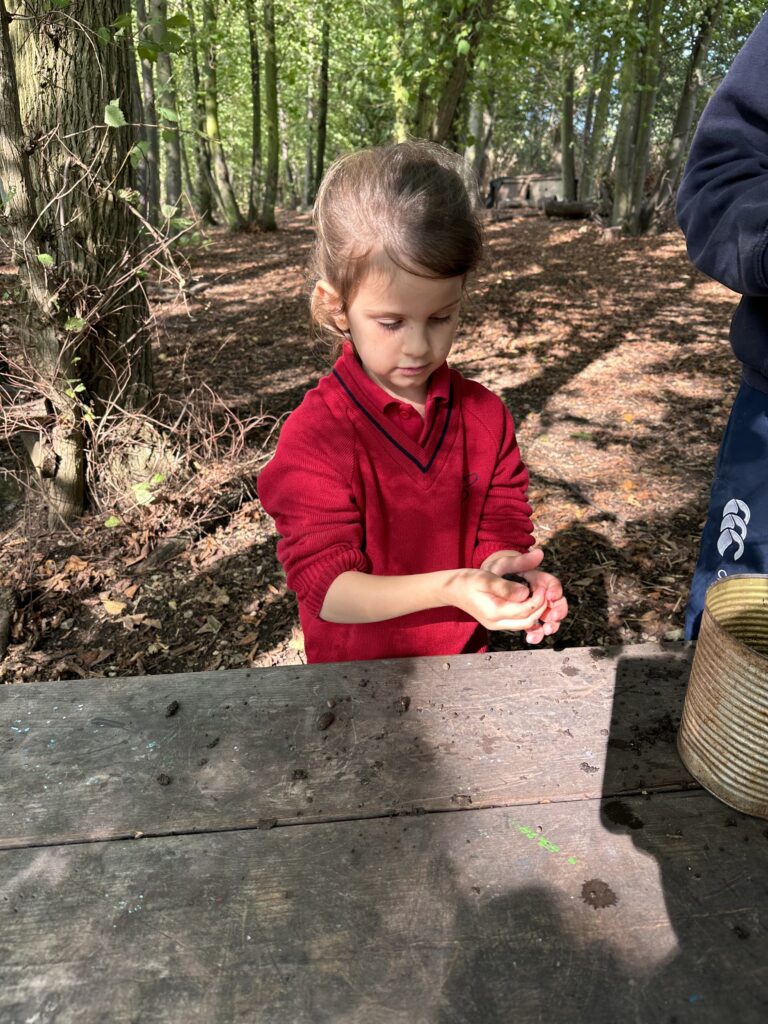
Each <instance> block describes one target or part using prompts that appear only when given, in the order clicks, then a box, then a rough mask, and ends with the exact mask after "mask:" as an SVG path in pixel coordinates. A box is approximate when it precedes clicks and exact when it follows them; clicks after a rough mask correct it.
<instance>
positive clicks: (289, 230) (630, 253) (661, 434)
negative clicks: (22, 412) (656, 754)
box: [0, 214, 739, 682]
mask: <svg viewBox="0 0 768 1024" xmlns="http://www.w3.org/2000/svg"><path fill="white" fill-rule="evenodd" d="M279 226H280V230H279V231H278V232H276V233H271V234H229V233H227V232H225V231H223V230H222V229H214V230H212V231H211V232H209V233H208V235H207V237H206V240H205V244H204V245H202V246H200V247H198V248H196V249H195V250H194V251H191V254H190V255H189V257H188V258H189V260H190V264H191V274H192V277H191V282H192V284H191V287H190V288H189V290H188V292H187V294H186V296H184V297H181V296H179V295H173V294H168V293H167V292H166V291H164V290H163V289H161V288H159V287H156V288H155V290H154V292H152V293H151V294H152V297H153V299H154V312H155V315H156V318H157V324H158V338H157V343H156V346H155V357H154V359H155V383H156V387H157V389H158V390H160V391H163V392H165V393H166V394H167V395H168V396H170V397H171V398H172V399H175V400H178V401H182V400H183V399H184V397H185V395H186V394H189V393H190V392H191V391H192V390H194V389H199V388H200V387H201V386H203V385H206V386H207V387H209V388H210V389H212V392H213V393H214V394H215V396H216V397H215V403H216V405H217V406H218V407H220V408H221V409H224V408H226V409H228V410H229V414H230V415H231V416H234V417H235V418H237V419H240V420H246V419H247V418H248V417H254V416H262V417H263V420H262V422H261V424H260V425H259V426H258V428H257V429H256V430H254V431H252V432H251V433H250V435H249V444H250V445H251V448H252V449H256V450H257V449H258V447H259V446H260V445H264V444H266V445H267V450H268V446H269V444H270V443H274V438H275V436H276V429H277V427H279V424H280V422H281V418H282V417H284V416H285V415H286V414H287V413H288V412H290V411H291V410H292V409H293V408H295V406H296V405H298V403H299V402H300V401H301V398H302V396H303V394H304V392H305V391H306V390H307V389H308V388H309V387H312V386H313V385H314V384H315V382H316V381H317V379H318V377H319V376H320V375H321V374H323V373H325V372H327V371H328V368H329V360H328V355H327V352H326V351H325V350H324V349H323V348H322V347H319V346H317V345H314V346H313V344H312V343H311V342H310V340H309V329H308V313H307V306H308V304H307V295H308V287H307V282H306V280H305V272H304V265H305V262H306V257H307V255H308V252H309V248H310V245H311V241H312V230H311V226H310V220H309V217H308V216H307V215H304V214H291V215H283V216H281V217H280V219H279ZM487 236H488V243H489V245H488V255H489V258H488V264H487V266H486V267H485V268H484V269H483V271H482V273H481V274H480V276H479V277H478V279H477V281H476V282H475V284H474V286H473V288H472V290H471V292H472V294H471V300H470V302H469V303H468V305H467V306H466V307H465V309H464V312H463V316H462V322H461V326H460V329H459V333H458V336H457V340H456V344H455V346H454V349H453V352H452V354H451V363H452V365H454V366H455V367H456V368H457V369H459V370H460V371H461V372H462V373H464V374H465V375H467V376H469V377H472V378H474V379H476V380H479V381H480V382H481V383H483V384H485V385H486V386H488V387H489V388H491V389H493V390H494V391H496V392H497V393H498V394H499V395H500V396H501V397H502V398H503V399H504V401H505V402H506V403H507V404H508V406H509V408H510V410H511V412H512V415H513V417H514V420H515V423H516V426H517V432H518V440H519V443H520V447H521V449H522V453H523V457H524V459H525V461H526V463H527V465H528V467H529V470H530V474H531V484H530V492H529V497H530V500H531V503H532V505H533V508H534V521H535V527H536V536H537V540H538V541H539V542H540V543H542V544H543V546H544V549H545V563H544V565H545V567H546V568H548V569H549V570H551V571H552V572H554V573H557V574H558V575H559V576H560V578H561V579H562V582H563V585H564V587H565V591H566V594H567V596H568V599H569V602H570V606H571V612H570V615H569V617H568V619H567V620H566V622H565V623H564V625H563V626H562V628H561V630H560V633H559V634H558V635H557V636H556V637H555V638H550V639H549V640H547V641H545V646H552V645H553V644H557V645H564V646H582V645H594V646H604V645H607V644H612V643H637V642H641V641H643V640H662V639H668V640H674V639H680V638H681V636H682V622H683V610H684V605H685V599H686V594H687V589H688V584H689V580H690V576H691V573H692V570H693V566H694V563H695V558H696V552H697V546H698V539H699V535H700V530H701V525H702V523H703V519H704V515H705V511H706V503H707V496H708V491H709V485H710V482H711V474H712V469H713V465H714V459H715V455H716V450H717V445H718V443H719V439H720V437H721V434H722V431H723V428H724V425H725V421H726V418H727V412H728V409H729V408H730V404H731V401H732V399H733V396H734V394H735V392H736V389H737V387H738V382H739V366H738V364H737V362H736V360H735V358H734V357H733V355H732V353H731V350H730V346H729V344H728V326H729V321H730V317H731V315H732V312H733V309H734V306H735V303H736V301H737V297H736V296H734V295H733V294H732V293H730V292H728V291H727V290H726V289H725V288H723V287H721V286H720V285H717V284H715V283H713V282H711V281H708V280H707V279H706V278H704V277H703V276H702V275H701V274H699V273H698V272H697V271H696V270H695V269H694V268H693V267H692V266H691V265H690V263H689V261H688V259H687V256H686V253H685V247H684V243H683V240H682V238H681V236H680V235H679V233H677V232H670V233H667V234H664V235H660V236H655V237H649V238H639V239H622V240H619V241H618V242H616V243H614V244H605V243H603V242H602V241H601V233H600V231H599V230H598V229H597V228H596V226H594V225H592V224H588V223H585V224H579V223H574V222H560V221H550V220H546V219H545V218H543V217H525V218H513V219H508V220H499V221H496V222H493V223H489V224H488V226H487ZM5 271H6V273H5V275H4V277H5V282H6V284H7V282H8V280H9V279H10V270H9V268H5ZM6 305H7V303H6ZM2 312H3V310H2V309H0V313H2ZM230 422H231V420H230ZM270 431H271V435H270ZM270 436H271V440H269V439H270ZM0 463H1V464H2V466H4V467H5V468H8V469H10V468H14V466H15V461H14V457H13V456H12V454H11V452H10V451H8V450H7V449H6V450H4V451H3V452H2V455H0ZM230 468H231V467H230ZM230 479H231V476H230V477H227V478H226V479H224V478H222V483H221V490H222V492H224V491H226V489H227V487H228V486H230ZM240 489H241V490H240V492H238V494H239V495H240V496H239V497H238V496H237V495H235V500H233V501H232V503H231V509H230V510H229V511H225V512H223V513H222V511H221V509H220V508H219V509H218V511H217V512H216V514H215V515H212V516H210V517H208V519H207V520H204V521H203V522H202V523H190V522H189V521H187V520H186V519H185V514H184V513H183V506H181V505H178V503H177V504H174V494H173V482H172V481H170V482H169V483H168V485H166V487H165V488H164V489H161V490H160V491H159V493H158V495H157V499H156V501H155V502H154V504H152V505H151V506H149V507H138V506H137V507H136V509H135V514H133V515H128V516H126V515H124V514H121V516H119V517H116V518H120V523H119V524H118V525H115V526H111V527H108V526H106V525H105V520H106V519H107V518H108V514H109V510H106V511H105V510H104V509H102V510H100V511H99V512H98V513H95V512H92V513H90V514H88V515H86V517H85V518H84V519H83V520H82V521H80V522H78V523H76V524H74V525H73V526H72V527H71V528H69V529H61V530H57V531H53V532H51V531H49V530H47V529H46V528H45V525H44V523H45V518H44V509H43V507H42V502H41V500H40V498H39V496H37V493H36V492H35V491H34V490H33V491H32V492H30V496H29V498H28V499H27V497H26V496H25V493H24V491H22V490H18V489H17V487H16V485H15V484H14V482H13V481H12V480H9V479H7V478H6V479H5V480H3V477H2V476H0V580H2V584H3V585H4V586H5V587H6V588H11V589H12V590H13V591H14V592H15V594H16V597H17V600H18V608H17V611H16V612H15V614H14V617H13V623H12V631H11V643H10V645H9V647H8V651H7V653H6V656H5V658H4V659H3V660H2V662H0V679H2V680H3V681H5V682H22V681H25V680H36V679H40V680H41V679H53V678H74V677H95V676H105V675H108V676H116V675H119V676H127V675H146V674H153V673H167V672H188V671H200V670H216V669H225V668H233V667H240V666H243V667H245V666H259V667H263V666H269V665H279V664H299V663H302V662H303V661H304V654H303V644H302V635H301V630H300V628H299V623H298V615H297V608H296V602H295V598H294V595H293V594H292V593H290V592H289V591H287V590H286V587H285V581H284V577H283V573H282V570H281V568H280V566H279V564H278V563H277V561H276V557H275V543H276V534H275V530H274V527H273V525H272V522H271V520H270V519H269V518H268V517H267V516H266V515H265V514H264V512H263V511H262V510H261V508H260V506H259V503H258V500H257V499H256V498H255V489H254V488H253V486H252V480H251V481H250V486H248V481H246V486H243V481H242V480H241V481H240ZM241 492H242V493H241ZM174 509H177V511H176V512H174ZM179 509H181V511H178V510H179ZM191 527H194V528H191ZM523 647H525V644H524V642H523V641H522V640H521V638H520V636H519V635H517V634H508V633H496V634H493V638H492V647H491V649H492V650H515V649H520V648H523Z"/></svg>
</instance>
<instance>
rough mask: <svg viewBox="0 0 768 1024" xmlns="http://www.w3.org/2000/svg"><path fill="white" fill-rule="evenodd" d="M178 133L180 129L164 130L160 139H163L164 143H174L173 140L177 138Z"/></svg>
mask: <svg viewBox="0 0 768 1024" xmlns="http://www.w3.org/2000/svg"><path fill="white" fill-rule="evenodd" d="M177 131H178V129H174V128H163V130H162V131H161V132H160V137H161V138H162V140H163V142H173V140H174V139H175V138H176V133H177Z"/></svg>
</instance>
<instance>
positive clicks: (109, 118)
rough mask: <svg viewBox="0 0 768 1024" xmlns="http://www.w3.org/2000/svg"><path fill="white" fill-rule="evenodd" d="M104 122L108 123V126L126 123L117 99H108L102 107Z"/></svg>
mask: <svg viewBox="0 0 768 1024" xmlns="http://www.w3.org/2000/svg"><path fill="white" fill-rule="evenodd" d="M104 122H105V124H107V125H109V127H110V128H122V127H123V125H125V124H128V122H127V121H126V120H125V116H124V114H123V112H122V110H121V109H120V101H119V100H110V101H109V103H108V104H107V106H106V107H105V108H104Z"/></svg>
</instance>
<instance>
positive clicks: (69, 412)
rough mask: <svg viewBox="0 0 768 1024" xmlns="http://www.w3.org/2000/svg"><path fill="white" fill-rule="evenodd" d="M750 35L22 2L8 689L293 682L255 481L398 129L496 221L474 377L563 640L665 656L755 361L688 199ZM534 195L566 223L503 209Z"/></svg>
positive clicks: (602, 22) (695, 21)
mask: <svg viewBox="0 0 768 1024" xmlns="http://www.w3.org/2000/svg"><path fill="white" fill-rule="evenodd" d="M762 13H763V5H762V4H760V3H754V2H750V0H742V2H736V3H728V4H726V3H724V2H722V0H713V2H702V0H688V2H678V3H674V4H673V3H670V2H666V0H621V2H620V0H596V2H593V3H589V4H584V3H579V2H577V0H542V2H535V3H534V2H530V0H515V2H501V0H477V2H465V0H446V2H442V3H436V4H434V5H432V6H430V7H428V8H424V7H423V6H421V5H417V4H415V3H413V2H408V0H391V2H388V3H385V2H376V3H354V4H353V3H351V2H347V0H322V2H319V3H314V4H308V3H294V2H291V3H289V2H282V0H235V2H232V3H228V4H223V3H218V2H215V0H185V2H170V3H166V2H165V0H163V2H159V0H137V2H136V3H135V4H129V3H128V2H127V0H106V2H99V3H97V2H95V0H24V2H19V0H15V2H10V0H5V2H4V3H3V2H2V0H0V21H1V23H2V36H1V37H0V38H1V41H2V47H1V48H0V126H1V127H0V203H1V204H2V206H1V211H2V216H0V240H1V241H2V246H1V247H0V312H1V313H2V323H0V403H1V405H0V410H1V411H2V417H1V419H0V431H1V433H2V437H3V438H4V447H3V450H2V455H0V468H2V477H0V658H2V660H0V678H2V679H3V680H4V681H8V682H14V681H23V680H27V679H42V678H57V677H62V678H66V677H71V676H75V675H79V676H94V675H99V674H109V675H116V674H121V675H127V674H137V673H149V672H167V671H174V670H195V669H202V668H212V667H213V668H225V667H229V666H237V665H244V664H250V665H265V664H274V663H277V662H281V661H301V660H302V657H303V655H302V644H301V633H300V630H299V628H298V618H297V615H296V607H295V601H294V599H293V595H292V594H290V593H289V592H287V591H286V589H285V584H284V580H283V578H282V573H281V571H280V567H279V565H277V564H276V562H275V555H274V545H275V534H274V529H273V527H272V525H271V523H270V521H269V520H268V519H267V518H266V517H265V516H264V514H263V512H262V511H261V510H260V508H259V506H258V501H257V500H256V498H255V487H254V479H255V475H256V474H257V472H258V469H259V466H260V465H262V464H263V462H264V460H265V459H266V458H267V457H268V455H269V452H270V450H271V446H273V445H274V441H275V437H276V434H277V431H278V430H279V426H280V423H281V422H282V418H283V417H284V416H285V414H287V413H288V412H289V411H290V409H291V408H293V407H295V405H296V404H298V402H299V401H300V399H301V396H302V394H303V392H304V391H305V390H306V389H307V388H308V387H311V386H312V385H313V384H314V382H315V381H316V380H317V377H318V376H319V375H320V374H322V373H323V372H325V371H326V370H327V368H328V356H327V353H326V352H325V351H324V350H323V348H322V346H321V345H318V344H316V343H313V341H312V339H311V337H310V331H309V325H308V321H307V295H308V287H309V282H308V281H307V279H306V275H305V270H304V267H305V262H306V257H307V255H308V251H309V246H310V245H311V236H312V232H311V219H310V214H311V206H312V201H313V197H314V194H315V192H316V190H317V187H318V184H319V182H320V180H321V179H322V175H323V172H324V169H325V168H326V167H327V166H328V164H329V163H330V161H331V160H332V159H333V158H334V157H336V156H337V155H339V154H341V153H344V152H347V151H348V150H350V149H355V148H358V147H361V146H369V145H375V144H378V143H381V142H385V141H388V140H391V139H403V138H405V137H407V136H415V137H425V138H431V139H433V140H435V141H438V142H441V143H442V144H444V145H446V146H449V147H450V148H453V149H455V150H457V151H458V152H460V153H463V154H464V155H465V156H466V158H467V160H468V161H470V162H471V164H472V165H473V167H474V169H475V172H476V175H477V180H478V187H479V189H480V192H481V195H482V196H483V197H488V202H489V203H490V201H491V197H493V196H495V198H496V203H495V205H493V206H491V205H489V207H488V210H487V228H488V239H489V261H488V265H487V266H486V267H485V268H484V269H483V271H482V273H481V274H480V275H479V276H478V279H477V281H476V283H475V288H474V293H473V301H472V302H471V303H470V306H469V308H468V309H467V310H466V312H465V315H464V318H463V322H462V327H461V330H460V334H459V337H458V339H457V345H456V348H455V351H454V354H453V356H452V362H453V363H454V365H456V366H457V367H458V368H459V369H461V370H462V372H464V373H467V374H469V375H470V376H473V377H475V378H476V379H478V380H481V381H482V382H483V383H485V384H487V385H488V386H490V387H492V388H494V390H497V391H498V392H499V393H500V394H501V395H502V397H503V398H504V399H505V401H507V402H508V403H509V406H510V409H511V411H512V413H513V416H514V417H515V420H516V423H517V426H518V434H519V439H520V444H521V447H522V449H523V453H524V457H525V458H526V461H527V462H528V464H529V467H530V469H531V476H532V488H531V496H532V499H533V502H534V505H535V508H536V521H537V534H538V536H539V539H540V540H541V541H542V542H543V543H544V545H545V548H546V550H547V562H548V564H549V566H550V567H551V568H552V569H553V571H556V572H559V573H560V575H561V576H562V578H563V581H564V583H565V585H566V590H567V592H568V594H569V597H570V599H571V604H572V608H573V612H572V615H571V617H570V618H569V621H568V623H567V624H566V626H565V628H564V630H563V632H562V636H560V637H559V638H558V642H559V643H564V644H570V645H573V644H604V643H610V642H632V641H637V640H641V639H644V638H651V637H652V638H659V639H663V638H667V639H676V638H678V637H679V636H680V635H681V633H680V625H681V621H682V608H683V604H684V599H685V593H686V590H687V583H688V579H689V577H690V573H691V570H692V566H693V562H694V559H695V554H696V544H697V540H698V533H699V528H700V524H701V521H702V518H703V514H704V511H705V507H706V496H707V490H708V484H709V479H710V476H711V469H712V463H713V460H714V454H715V451H716V445H717V442H718V439H719V436H720V433H721V431H722V427H723V425H724V420H725V416H726V414H727V409H728V404H729V398H730V396H731V395H732V394H733V392H734V390H735V387H736V383H737V380H738V366H737V364H736V363H735V360H734V359H733V358H732V356H731V355H730V351H729V348H728V344H727V328H728V320H729V316H730V313H731V311H732V309H733V306H734V302H735V297H734V296H732V295H731V294H729V293H728V292H727V291H726V290H725V289H724V288H721V287H720V286H719V285H715V284H713V283H711V282H707V281H706V280H705V279H704V278H703V277H702V276H701V275H699V274H698V273H697V272H696V271H695V270H694V269H693V268H692V267H691V266H690V265H689V263H688V262H687V259H686V256H685V251H684V244H683V242H682V239H681V237H680V234H679V231H678V229H677V228H676V226H675V222H674V198H675V192H676V189H677V186H678V183H679V179H680V175H681V172H682V168H683V165H684V159H685V155H686V152H687V147H688V145H689V142H690V138H691V134H692V130H693V128H694V126H695V123H696V120H697V117H698V115H699V114H700V112H701V110H702V108H703V105H704V104H705V103H706V100H707V99H708V97H709V96H710V95H711V93H712V91H713V90H714V89H715V88H716V86H717V84H718V82H719V81H720V80H721V79H722V76H723V75H724V74H725V72H726V70H727V68H728V66H729V65H730V63H731V61H732V60H733V57H734V56H735V54H736V53H737V52H738V50H739V48H740V46H741V45H742V44H743V42H744V40H745V39H746V37H747V35H748V34H749V32H750V31H751V30H752V29H753V28H754V26H755V25H756V23H757V21H758V19H759V18H760V16H761V14H762ZM531 175H548V176H549V180H555V179H556V180H557V195H558V196H559V198H560V200H562V201H561V202H549V203H548V204H547V205H546V213H547V214H549V215H550V216H545V215H544V212H545V211H544V210H542V209H541V208H539V207H537V205H535V204H526V203H525V202H519V201H517V200H513V199H511V198H510V197H512V196H513V191H510V190H509V189H508V190H507V191H506V192H503V191H499V190H498V189H497V188H496V186H494V185H493V184H492V183H493V182H494V181H496V182H498V179H500V178H505V177H514V178H517V179H525V178H526V176H531ZM531 180H536V179H531ZM504 196H506V198H505V199H502V202H499V201H498V200H499V198H500V197H504ZM571 217H574V218H578V219H570V218H571ZM563 218H565V219H563ZM517 644H519V638H518V637H516V636H514V635H506V634H499V635H497V636H496V637H494V645H495V646H496V647H498V648H504V647H509V646H513V647H514V646H515V645H517Z"/></svg>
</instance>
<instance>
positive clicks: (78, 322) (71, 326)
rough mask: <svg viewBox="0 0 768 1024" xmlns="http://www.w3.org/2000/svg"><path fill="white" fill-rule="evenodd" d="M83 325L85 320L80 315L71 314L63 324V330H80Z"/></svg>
mask: <svg viewBox="0 0 768 1024" xmlns="http://www.w3.org/2000/svg"><path fill="white" fill-rule="evenodd" d="M84 327H85V320H83V318H82V317H81V316H71V317H70V318H69V319H68V320H67V322H66V323H65V324H64V330H65V331H82V329H83V328H84Z"/></svg>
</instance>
